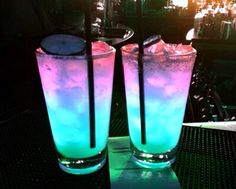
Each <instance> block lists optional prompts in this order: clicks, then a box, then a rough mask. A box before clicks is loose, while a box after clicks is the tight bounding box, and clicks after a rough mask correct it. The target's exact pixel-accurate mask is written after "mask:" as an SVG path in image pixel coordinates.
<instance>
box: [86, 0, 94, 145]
mask: <svg viewBox="0 0 236 189" xmlns="http://www.w3.org/2000/svg"><path fill="white" fill-rule="evenodd" d="M85 2H86V7H85V36H86V54H87V57H88V85H89V115H90V148H95V146H96V141H95V106H94V82H93V81H94V75H93V59H92V46H91V42H92V37H91V0H86V1H85Z"/></svg>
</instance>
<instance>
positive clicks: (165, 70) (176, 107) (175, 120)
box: [121, 40, 196, 168]
mask: <svg viewBox="0 0 236 189" xmlns="http://www.w3.org/2000/svg"><path fill="white" fill-rule="evenodd" d="M121 50H122V59H123V68H124V79H125V91H126V102H127V113H128V125H129V135H130V140H131V146H132V147H131V148H132V149H131V150H132V154H133V157H134V158H135V160H136V162H137V163H138V164H140V165H142V166H144V167H150V168H161V167H165V166H169V165H170V164H171V163H172V162H173V161H174V159H175V150H176V147H177V143H178V140H179V137H180V134H181V128H182V122H183V118H184V113H185V106H186V102H187V96H188V91H189V86H190V80H191V76H192V69H193V65H194V62H195V57H196V51H195V50H194V49H193V48H192V47H191V46H188V45H174V44H173V45H171V44H165V43H164V42H163V41H162V40H160V41H159V42H158V43H156V44H153V45H151V46H150V47H147V48H144V55H143V57H142V60H141V61H142V63H143V70H139V67H138V51H137V44H129V45H126V46H124V47H122V49H121ZM140 71H141V72H142V73H143V78H144V85H143V86H144V89H143V90H144V110H145V114H144V117H145V135H146V136H145V138H146V142H145V143H143V142H142V137H141V136H142V133H141V132H142V129H141V119H140V114H141V113H140V93H139V91H140V90H139V87H140V86H139V72H140Z"/></svg>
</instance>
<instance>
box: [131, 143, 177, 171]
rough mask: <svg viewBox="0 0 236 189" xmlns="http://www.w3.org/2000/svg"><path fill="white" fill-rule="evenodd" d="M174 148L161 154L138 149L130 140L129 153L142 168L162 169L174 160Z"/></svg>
mask: <svg viewBox="0 0 236 189" xmlns="http://www.w3.org/2000/svg"><path fill="white" fill-rule="evenodd" d="M175 153H176V148H174V149H173V150H171V151H169V152H166V153H163V154H151V153H146V152H143V151H140V150H138V149H137V148H136V147H135V146H134V145H133V144H132V142H131V154H132V158H133V159H134V161H135V163H136V164H137V165H139V166H141V167H144V168H151V169H163V168H165V167H170V166H171V164H172V163H173V162H174V161H175Z"/></svg>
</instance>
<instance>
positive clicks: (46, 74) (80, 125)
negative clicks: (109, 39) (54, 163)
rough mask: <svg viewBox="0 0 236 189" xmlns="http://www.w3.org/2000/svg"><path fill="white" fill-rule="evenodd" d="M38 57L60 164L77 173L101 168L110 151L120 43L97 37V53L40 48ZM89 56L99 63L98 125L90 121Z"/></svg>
mask: <svg viewBox="0 0 236 189" xmlns="http://www.w3.org/2000/svg"><path fill="white" fill-rule="evenodd" d="M67 48H68V47H67ZM36 57H37V63H38V69H39V73H40V78H41V83H42V88H43V93H44V98H45V102H46V106H47V112H48V115H49V121H50V126H51V131H52V135H53V140H54V143H55V147H56V150H57V153H58V161H59V166H60V167H61V168H62V169H63V170H64V171H66V172H68V173H71V174H88V173H91V172H94V171H96V170H98V169H100V168H101V167H102V166H103V165H104V163H105V161H106V154H107V139H108V133H109V132H108V131H109V122H110V111H111V99H112V85H113V73H114V58H115V49H114V48H113V47H110V46H109V45H107V44H106V43H105V42H101V41H97V42H93V43H92V56H86V55H83V54H82V55H53V54H48V53H46V52H45V51H43V49H42V48H38V49H37V50H36ZM89 61H92V63H93V78H94V81H93V84H94V107H95V108H94V109H95V127H94V131H91V126H90V124H91V123H90V122H91V116H90V111H89V107H90V106H89V105H90V103H91V102H90V98H89V81H88V77H89V76H88V62H89ZM91 132H94V136H92V135H91ZM91 137H94V144H93V145H91Z"/></svg>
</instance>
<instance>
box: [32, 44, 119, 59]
mask: <svg viewBox="0 0 236 189" xmlns="http://www.w3.org/2000/svg"><path fill="white" fill-rule="evenodd" d="M114 52H116V49H115V48H114V47H113V46H110V45H109V50H108V51H106V52H101V53H99V54H92V55H86V54H82V55H78V54H75V55H59V54H48V53H46V52H45V51H44V50H43V49H42V48H41V47H38V48H37V49H36V50H35V54H36V56H45V57H50V58H54V59H71V60H72V59H74V60H86V59H90V58H92V59H97V58H102V57H105V56H107V55H109V54H112V53H114Z"/></svg>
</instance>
